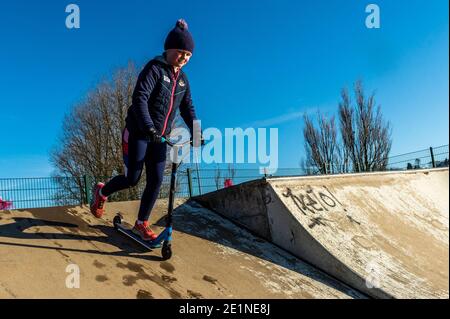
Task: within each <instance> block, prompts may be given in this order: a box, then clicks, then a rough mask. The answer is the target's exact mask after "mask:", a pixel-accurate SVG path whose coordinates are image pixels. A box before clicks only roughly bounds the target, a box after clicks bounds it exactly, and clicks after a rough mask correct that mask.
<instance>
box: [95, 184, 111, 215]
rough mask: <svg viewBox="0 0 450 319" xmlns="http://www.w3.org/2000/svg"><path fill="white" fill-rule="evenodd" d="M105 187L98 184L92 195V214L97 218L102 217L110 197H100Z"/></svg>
mask: <svg viewBox="0 0 450 319" xmlns="http://www.w3.org/2000/svg"><path fill="white" fill-rule="evenodd" d="M104 186H105V184H103V183H97V185H95V187H94V191H93V193H92V199H91V213H92V215H94V216H95V217H97V218H100V217H102V215H103V213H104V212H105V209H104V208H103V206H104V205H105V202H106V201H107V200H108V197H106V196H102V195H100V193H99V192H100V190H101V189H102V188H103V187H104Z"/></svg>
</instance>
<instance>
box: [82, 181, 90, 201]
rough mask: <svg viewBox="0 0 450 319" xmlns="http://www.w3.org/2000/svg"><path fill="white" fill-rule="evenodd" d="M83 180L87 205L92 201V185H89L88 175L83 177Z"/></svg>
mask: <svg viewBox="0 0 450 319" xmlns="http://www.w3.org/2000/svg"><path fill="white" fill-rule="evenodd" d="M83 180H84V194H85V198H86V205H87V204H88V203H89V202H90V201H91V199H90V196H91V190H90V183H89V178H88V176H86V175H83Z"/></svg>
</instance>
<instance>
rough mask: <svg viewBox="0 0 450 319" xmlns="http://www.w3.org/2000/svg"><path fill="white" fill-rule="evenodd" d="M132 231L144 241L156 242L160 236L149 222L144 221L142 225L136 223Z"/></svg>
mask: <svg viewBox="0 0 450 319" xmlns="http://www.w3.org/2000/svg"><path fill="white" fill-rule="evenodd" d="M132 231H133V233H135V234H136V235H139V236H141V238H142V239H143V240H155V239H156V238H158V236H156V234H155V233H154V232H152V230H151V229H150V227H149V225H148V221H144V222H143V223H142V224H138V222H137V221H136V223H135V224H134V227H133V230H132Z"/></svg>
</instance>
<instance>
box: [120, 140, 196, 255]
mask: <svg viewBox="0 0 450 319" xmlns="http://www.w3.org/2000/svg"><path fill="white" fill-rule="evenodd" d="M161 141H162V143H166V144H167V145H169V146H170V147H172V148H173V149H174V154H175V156H174V157H175V158H174V161H173V162H172V170H171V175H170V192H169V208H168V211H167V216H166V227H165V228H164V230H163V231H162V232H161V233H160V234H159V235H158V237H157V238H156V239H155V240H152V241H150V240H143V239H142V238H141V237H140V236H139V235H136V234H135V233H133V232H132V230H131V229H132V228H130V227H127V226H125V225H124V224H123V223H122V220H123V217H122V215H121V214H120V212H119V213H117V215H116V216H115V217H114V219H113V224H114V228H115V229H116V230H117V231H119V232H120V233H122V234H124V235H126V236H128V237H129V238H131V239H133V240H134V241H136V242H138V243H139V244H141V245H142V246H144V247H145V248H147V249H149V250H153V249H155V248H161V246H162V248H161V255H162V258H163V260H167V259H170V258H171V257H172V243H171V242H172V226H173V218H172V215H173V204H174V200H175V192H176V179H177V170H178V167H179V166H180V165H181V162H182V161H181V160H180V161H179V163H177V162H178V160H177V158H178V151H179V149H181V148H182V147H183V146H185V145H186V144H188V143H190V141H186V142H183V143H180V144H176V143H174V142H171V141H170V140H168V139H167V138H165V137H162V138H161Z"/></svg>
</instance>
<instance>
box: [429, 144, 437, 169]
mask: <svg viewBox="0 0 450 319" xmlns="http://www.w3.org/2000/svg"><path fill="white" fill-rule="evenodd" d="M430 154H431V165H432V166H433V168H436V163H435V161H434V153H433V148H432V147H430Z"/></svg>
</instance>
